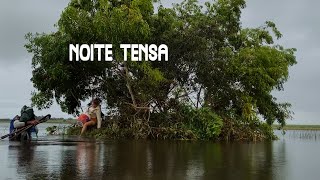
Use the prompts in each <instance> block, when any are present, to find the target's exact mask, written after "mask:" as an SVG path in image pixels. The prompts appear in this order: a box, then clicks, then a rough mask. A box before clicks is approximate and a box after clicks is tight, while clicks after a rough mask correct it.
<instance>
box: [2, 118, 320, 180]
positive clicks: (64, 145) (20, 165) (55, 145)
mask: <svg viewBox="0 0 320 180" xmlns="http://www.w3.org/2000/svg"><path fill="white" fill-rule="evenodd" d="M50 125H51V124H50ZM46 126H47V125H42V126H40V128H39V129H40V133H39V135H40V137H39V138H38V140H35V141H33V142H29V143H21V142H9V141H8V140H2V141H0V152H1V156H0V179H68V180H69V179H138V180H143V179H159V180H163V179H174V180H180V179H181V180H184V179H210V180H212V179H238V180H240V179H246V180H250V179H259V180H263V179H279V180H280V179H281V180H282V179H288V180H301V179H308V180H313V179H314V180H318V179H319V178H320V168H319V165H320V156H319V152H320V131H287V133H286V135H284V136H283V135H282V134H281V132H276V133H277V134H278V135H279V137H280V140H278V141H274V142H264V143H211V142H189V141H105V142H102V141H94V140H90V139H83V138H79V137H63V136H47V135H46V134H45V127H46ZM0 133H1V135H3V134H5V133H7V125H6V124H3V123H0Z"/></svg>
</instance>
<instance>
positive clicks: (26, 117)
mask: <svg viewBox="0 0 320 180" xmlns="http://www.w3.org/2000/svg"><path fill="white" fill-rule="evenodd" d="M30 124H31V125H34V126H36V125H37V124H39V121H38V120H36V116H35V115H34V111H33V108H31V107H28V106H23V107H22V109H21V116H20V117H19V116H18V115H17V116H16V117H15V120H14V122H13V126H14V128H22V127H24V126H26V125H30Z"/></svg>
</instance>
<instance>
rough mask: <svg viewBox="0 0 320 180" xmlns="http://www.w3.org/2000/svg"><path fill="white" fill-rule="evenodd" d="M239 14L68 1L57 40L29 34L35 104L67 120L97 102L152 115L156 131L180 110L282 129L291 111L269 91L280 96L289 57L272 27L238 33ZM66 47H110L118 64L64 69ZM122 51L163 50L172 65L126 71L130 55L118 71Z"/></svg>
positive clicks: (219, 6) (212, 8)
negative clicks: (55, 107)
mask: <svg viewBox="0 0 320 180" xmlns="http://www.w3.org/2000/svg"><path fill="white" fill-rule="evenodd" d="M243 8H245V0H217V1H214V2H213V3H209V2H207V3H205V4H204V6H201V5H199V3H198V2H197V1H196V0H186V1H183V2H182V3H180V4H175V5H174V6H173V7H172V8H165V7H163V6H161V5H160V6H159V7H158V8H157V9H156V10H155V9H154V6H153V2H152V0H121V1H117V0H90V1H87V0H72V1H71V2H70V3H69V5H68V6H67V7H66V8H65V10H64V11H63V12H62V14H61V17H60V20H59V21H58V23H57V25H56V26H57V28H58V29H57V31H56V32H53V33H49V34H28V35H27V39H28V40H29V43H28V44H26V48H27V50H28V51H29V52H30V53H32V54H33V59H32V65H33V66H32V68H33V77H32V79H31V80H32V82H33V84H34V86H35V88H36V89H37V91H36V92H34V93H33V97H32V102H33V104H34V105H36V106H37V107H38V108H48V107H49V106H50V105H51V104H52V102H53V100H54V99H55V100H56V101H57V103H58V104H59V105H60V106H61V108H62V109H63V110H64V111H65V112H67V113H78V109H79V107H80V105H81V101H83V100H86V99H89V98H91V97H93V96H100V97H102V98H103V99H104V100H105V102H106V104H107V105H108V108H109V109H113V110H114V111H115V112H116V113H117V114H119V115H120V116H122V117H127V118H126V119H132V118H128V117H133V120H132V121H134V117H136V116H135V115H137V113H140V114H142V115H143V117H146V112H149V113H150V114H151V115H149V116H148V118H145V120H146V121H147V123H149V124H152V123H153V124H152V125H155V126H157V125H159V124H162V123H168V122H176V121H178V120H177V118H175V117H176V116H175V115H174V114H177V113H178V112H179V113H180V112H181V108H180V109H179V107H181V105H188V106H191V107H193V108H205V112H207V110H208V109H210V111H212V112H215V114H217V115H219V116H221V117H228V118H231V119H233V120H234V121H244V122H249V123H250V121H255V120H256V119H257V118H256V117H257V116H259V115H260V116H262V117H263V118H264V119H265V120H266V121H267V123H268V124H270V125H271V124H272V123H273V122H274V121H278V122H279V123H281V124H282V125H284V124H285V120H286V119H287V118H288V117H290V110H289V107H290V104H289V103H286V102H285V103H280V102H278V101H277V99H276V98H275V97H274V96H273V95H272V91H275V90H283V84H284V83H285V82H286V81H287V80H288V78H289V67H290V66H292V65H294V64H295V63H296V60H295V55H294V52H295V49H287V48H284V47H283V46H281V45H278V44H276V43H275V40H277V39H279V38H281V36H282V35H281V33H280V32H279V31H278V29H277V28H276V26H275V24H274V23H273V22H270V21H267V22H266V23H265V24H264V25H262V26H261V27H257V28H243V27H242V26H241V21H240V16H241V11H242V9H243ZM69 44H113V56H114V57H113V58H114V61H112V62H102V61H101V62H98V61H94V62H75V61H74V62H70V61H69V60H68V58H69V54H68V53H69V52H68V45H69ZM120 44H157V45H160V44H166V45H167V46H168V47H169V61H168V62H165V61H161V62H148V61H143V62H132V61H130V54H129V55H128V59H129V61H126V62H124V61H123V59H124V57H123V52H122V50H121V49H120V48H119V47H120ZM199 111H202V110H199ZM160 114H161V115H160ZM209 114H210V113H209ZM142 115H141V117H142ZM159 115H160V117H161V118H160V119H157V118H156V117H159ZM150 116H151V121H150V122H149V119H150ZM178 119H179V118H178ZM209 119H210V118H209ZM201 121H202V120H201ZM155 122H157V123H155Z"/></svg>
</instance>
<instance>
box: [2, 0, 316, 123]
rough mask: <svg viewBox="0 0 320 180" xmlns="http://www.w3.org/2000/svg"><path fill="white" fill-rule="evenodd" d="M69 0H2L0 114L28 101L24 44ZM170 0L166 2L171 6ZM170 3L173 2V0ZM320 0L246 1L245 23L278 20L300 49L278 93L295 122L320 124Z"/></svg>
mask: <svg viewBox="0 0 320 180" xmlns="http://www.w3.org/2000/svg"><path fill="white" fill-rule="evenodd" d="M68 2H69V1H68V0H28V1H25V0H1V1H0V87H1V88H0V118H8V117H12V116H14V115H15V114H18V113H19V111H20V108H21V107H22V106H23V105H25V104H26V105H30V98H31V95H30V94H31V92H32V91H33V90H34V89H33V86H32V83H31V82H30V78H31V55H30V54H28V53H27V52H26V50H25V48H24V47H23V45H24V44H25V42H26V41H25V39H24V35H25V34H26V33H28V32H33V33H35V32H51V31H55V28H54V24H55V23H56V22H57V20H58V19H59V16H60V14H61V12H62V10H63V9H64V8H65V7H66V5H67V4H68ZM167 2H170V1H166V2H163V3H164V5H167V4H168V3H167ZM171 2H172V1H171ZM318 7H320V1H317V0H306V1H301V0H269V1H265V0H248V1H247V8H246V9H245V10H244V11H243V14H242V22H243V26H244V27H257V26H260V25H262V24H263V23H264V22H265V21H266V20H271V21H274V22H275V23H276V25H277V26H278V28H279V30H280V31H281V32H282V34H283V38H282V39H281V40H280V42H279V43H280V44H282V45H284V46H285V47H288V48H289V47H294V48H297V49H298V52H297V53H296V56H297V60H298V64H297V65H296V66H294V67H292V68H291V69H290V79H289V81H288V82H287V83H286V84H285V91H283V92H279V93H277V92H276V93H274V94H275V95H276V97H277V98H278V99H279V101H288V102H291V103H292V105H293V107H292V110H293V111H294V112H295V115H294V120H293V121H291V122H289V123H294V124H301V123H305V124H320V120H318V117H320V113H319V110H318V108H319V104H320V96H318V92H320V84H319V83H318V81H317V80H318V79H319V77H320V71H318V68H319V66H320V62H319V57H320V56H319V53H318V52H320V51H319V50H320V44H319V42H320V36H318V33H319V32H320V22H319V21H320V18H319V17H320V16H319V15H320V12H318ZM36 113H37V115H38V114H39V115H40V114H46V113H51V114H53V116H55V117H70V116H68V115H67V114H64V113H62V112H61V111H60V108H59V107H58V106H57V105H54V106H53V107H51V108H50V109H49V110H44V111H40V112H39V111H36Z"/></svg>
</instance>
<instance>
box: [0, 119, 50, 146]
mask: <svg viewBox="0 0 320 180" xmlns="http://www.w3.org/2000/svg"><path fill="white" fill-rule="evenodd" d="M50 118H51V115H50V114H47V115H46V116H44V117H42V118H41V119H40V120H39V123H43V122H46V121H47V120H48V119H50ZM33 126H34V125H32V124H30V125H27V126H25V127H22V128H20V129H18V130H16V131H14V132H12V133H9V134H6V135H4V136H1V140H2V139H4V138H7V137H10V136H11V137H10V139H13V138H15V137H17V136H18V135H20V134H21V133H22V132H24V131H27V130H28V129H30V128H31V127H33Z"/></svg>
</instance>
